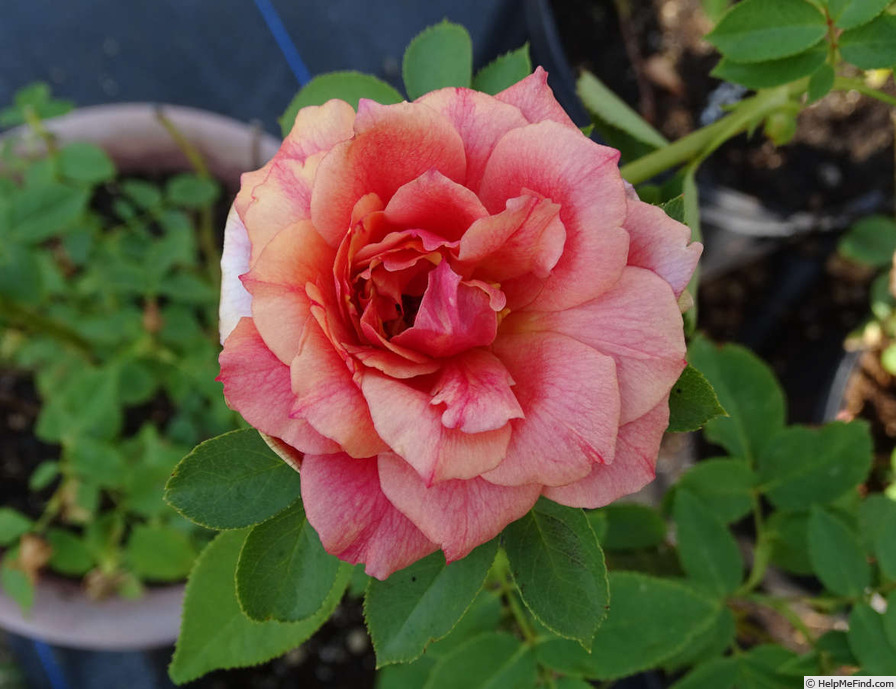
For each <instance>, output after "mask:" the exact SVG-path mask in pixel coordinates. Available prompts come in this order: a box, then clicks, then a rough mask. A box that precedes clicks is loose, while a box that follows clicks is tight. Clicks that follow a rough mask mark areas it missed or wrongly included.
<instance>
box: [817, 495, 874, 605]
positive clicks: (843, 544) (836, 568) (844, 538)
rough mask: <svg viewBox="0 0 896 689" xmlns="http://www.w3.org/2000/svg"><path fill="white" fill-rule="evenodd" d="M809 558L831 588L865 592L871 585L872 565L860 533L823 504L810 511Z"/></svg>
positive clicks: (840, 591) (841, 591)
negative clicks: (858, 534)
mask: <svg viewBox="0 0 896 689" xmlns="http://www.w3.org/2000/svg"><path fill="white" fill-rule="evenodd" d="M808 533H809V558H810V559H811V560H812V569H814V570H815V574H816V575H817V576H818V578H819V579H821V583H823V584H824V585H825V588H827V589H828V590H829V591H832V592H833V593H837V594H840V595H842V596H861V595H862V593H863V592H864V591H865V589H866V588H867V587H868V586H870V585H871V567H870V566H869V565H868V561H867V560H866V559H865V553H863V552H862V547H861V546H860V545H859V538H858V536H857V535H856V533H855V532H854V531H853V530H852V529H850V528H849V527H847V526H846V524H844V523H843V522H842V521H841V520H840V519H838V518H837V517H835V516H834V515H833V514H831V513H830V512H828V511H827V510H825V509H822V508H820V507H813V508H812V511H811V513H810V514H809V532H808Z"/></svg>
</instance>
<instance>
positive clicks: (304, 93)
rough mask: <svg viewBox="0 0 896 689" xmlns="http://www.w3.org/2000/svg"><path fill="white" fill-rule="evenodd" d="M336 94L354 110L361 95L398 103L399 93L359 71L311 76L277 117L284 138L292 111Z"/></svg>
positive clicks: (292, 114)
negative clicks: (278, 117)
mask: <svg viewBox="0 0 896 689" xmlns="http://www.w3.org/2000/svg"><path fill="white" fill-rule="evenodd" d="M333 98H338V99H339V100H344V101H345V102H346V103H348V104H349V105H351V106H352V107H353V108H354V109H355V110H357V109H358V101H359V100H361V99H362V98H367V99H369V100H373V101H376V102H377V103H381V104H383V105H389V104H391V103H401V101H402V100H404V99H403V98H402V97H401V94H400V93H399V92H398V91H396V90H395V89H394V88H392V87H391V86H390V85H389V84H387V83H386V82H385V81H381V80H379V79H377V78H376V77H375V76H372V75H370V74H362V73H361V72H328V73H327V74H321V75H320V76H316V77H314V79H312V80H311V81H309V82H308V83H307V84H305V86H303V87H302V90H301V91H299V92H298V93H297V94H296V95H295V97H294V98H293V99H292V101H290V103H289V105H288V106H287V108H286V111H285V112H284V113H283V115H282V117H280V119H279V122H280V128H281V130H282V132H283V136H284V138H285V137H286V136H287V135H288V134H289V132H290V131H291V130H292V126H293V124H294V123H295V119H296V115H297V114H298V113H299V110H301V109H302V108H307V107H308V106H309V105H323V104H324V103H326V102H327V101H328V100H331V99H333Z"/></svg>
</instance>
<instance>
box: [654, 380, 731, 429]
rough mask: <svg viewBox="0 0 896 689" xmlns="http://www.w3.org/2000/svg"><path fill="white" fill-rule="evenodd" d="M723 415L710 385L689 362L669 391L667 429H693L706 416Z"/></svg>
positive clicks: (706, 417) (712, 417) (697, 427)
mask: <svg viewBox="0 0 896 689" xmlns="http://www.w3.org/2000/svg"><path fill="white" fill-rule="evenodd" d="M717 416H726V412H725V409H724V408H723V407H722V405H721V404H719V398H718V397H717V396H716V393H715V390H713V389H712V385H710V384H709V381H708V380H706V377H705V376H704V375H703V374H702V373H700V371H698V370H697V369H696V368H694V367H693V366H690V365H689V366H687V368H685V369H684V371H682V372H681V376H680V377H679V378H678V382H677V383H675V385H674V386H672V392H671V393H670V395H669V428H667V429H666V430H667V431H669V432H671V433H684V432H687V431H696V430H698V429H700V428H702V427H703V425H704V424H705V423H706V422H707V421H709V420H710V419H714V418H716V417H717Z"/></svg>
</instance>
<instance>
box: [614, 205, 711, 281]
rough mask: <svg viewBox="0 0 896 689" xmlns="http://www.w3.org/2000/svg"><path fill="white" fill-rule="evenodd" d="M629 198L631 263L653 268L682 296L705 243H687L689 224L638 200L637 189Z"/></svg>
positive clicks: (628, 224) (689, 234)
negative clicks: (684, 223)
mask: <svg viewBox="0 0 896 689" xmlns="http://www.w3.org/2000/svg"><path fill="white" fill-rule="evenodd" d="M627 201H628V214H627V215H626V216H625V222H624V223H623V227H624V228H625V229H626V230H628V233H629V236H630V237H631V241H630V244H629V250H628V264H629V265H630V266H639V267H641V268H647V269H648V270H652V271H653V272H654V273H656V274H657V275H659V276H660V277H661V278H663V280H665V281H666V282H668V283H669V285H671V287H672V289H673V290H674V291H675V296H676V297H677V296H679V295H680V294H681V293H682V292H683V291H684V288H685V287H687V286H688V282H690V280H691V276H692V275H693V274H694V269H695V268H696V267H697V261H698V260H699V259H700V254H701V253H703V245H702V244H700V243H698V242H694V243H692V244H688V242H689V241H690V240H691V231H690V230H689V229H688V227H687V225H682V224H681V223H680V222H677V221H675V220H673V219H672V218H670V217H669V216H668V215H666V214H665V213H664V212H663V210H662V209H661V208H657V207H656V206H651V205H650V204H649V203H644V202H643V201H639V200H638V198H637V196H635V195H634V192H632V194H630V195H629V197H628V199H627Z"/></svg>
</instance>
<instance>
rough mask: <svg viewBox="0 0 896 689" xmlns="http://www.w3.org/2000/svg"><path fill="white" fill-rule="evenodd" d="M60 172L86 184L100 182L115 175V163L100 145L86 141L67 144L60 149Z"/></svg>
mask: <svg viewBox="0 0 896 689" xmlns="http://www.w3.org/2000/svg"><path fill="white" fill-rule="evenodd" d="M58 161H59V173H60V174H61V175H62V176H63V177H67V178H68V179H71V180H74V181H76V182H84V183H85V184H99V183H100V182H106V181H108V180H110V179H112V178H113V177H115V164H114V163H113V162H112V159H111V158H110V157H109V156H108V155H106V152H105V151H104V150H103V149H102V148H100V147H99V146H95V145H94V144H89V143H86V142H84V141H75V142H72V143H70V144H66V145H65V146H63V147H62V148H61V149H60V150H59V158H58Z"/></svg>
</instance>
